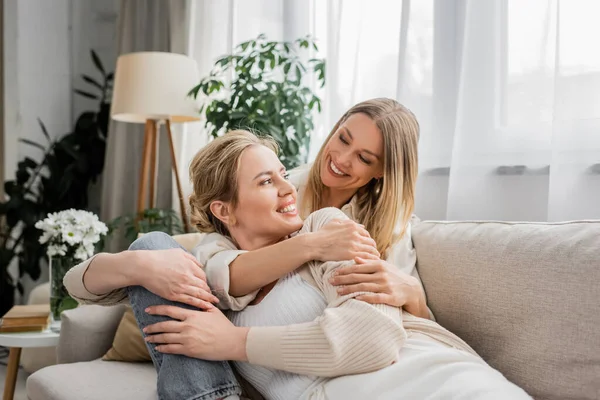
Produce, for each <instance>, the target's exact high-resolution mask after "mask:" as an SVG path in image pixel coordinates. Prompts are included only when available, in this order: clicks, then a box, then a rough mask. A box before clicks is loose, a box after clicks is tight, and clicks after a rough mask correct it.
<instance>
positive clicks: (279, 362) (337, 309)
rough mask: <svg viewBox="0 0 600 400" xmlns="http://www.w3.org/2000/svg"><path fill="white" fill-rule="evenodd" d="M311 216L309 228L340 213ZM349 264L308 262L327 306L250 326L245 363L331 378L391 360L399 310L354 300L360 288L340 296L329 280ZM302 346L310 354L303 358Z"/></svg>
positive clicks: (399, 335)
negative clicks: (298, 320)
mask: <svg viewBox="0 0 600 400" xmlns="http://www.w3.org/2000/svg"><path fill="white" fill-rule="evenodd" d="M321 211H323V210H321ZM315 214H317V213H315ZM313 215H314V214H313ZM313 215H311V217H312V216H313ZM311 217H309V219H308V220H307V221H308V224H305V227H307V230H309V231H310V230H312V229H318V228H319V227H320V226H322V224H325V223H327V222H328V219H329V218H339V217H340V214H338V213H337V212H335V211H333V212H327V211H323V212H318V214H317V216H316V217H315V218H317V219H316V220H310V218H311ZM349 263H352V262H351V261H343V262H325V263H321V262H310V263H309V264H308V267H307V268H309V270H308V271H307V272H308V273H309V274H310V275H311V278H312V279H311V280H312V281H313V282H314V283H315V284H316V286H317V287H318V289H319V290H320V291H321V293H322V294H323V295H324V297H325V298H326V300H327V302H328V306H327V308H326V309H325V311H324V312H323V314H322V315H321V316H320V317H318V318H317V319H315V320H314V321H311V322H308V323H302V324H294V325H289V326H283V327H253V328H250V331H249V332H248V337H247V341H246V352H247V356H248V360H249V362H250V363H253V364H258V365H263V366H266V367H271V368H276V369H282V370H285V371H288V372H294V373H300V374H308V375H317V376H325V377H333V376H340V375H347V374H355V373H365V372H370V371H375V370H378V369H381V368H384V367H386V366H388V365H390V364H392V363H393V362H394V361H396V359H397V357H398V352H399V350H400V349H401V348H402V346H403V344H404V341H405V339H406V331H405V330H404V328H403V326H402V316H401V313H400V310H399V309H398V308H396V307H391V306H387V305H385V304H376V305H371V304H368V303H366V302H362V301H358V300H356V299H354V297H355V296H358V295H361V294H364V293H354V294H352V295H348V296H344V297H340V296H339V295H338V293H337V290H336V288H335V287H334V286H333V285H331V283H330V282H329V279H330V278H331V276H332V274H333V273H334V272H335V270H336V269H338V268H340V267H343V266H346V265H348V264H349ZM304 272H305V271H304V270H303V271H301V274H302V273H304ZM307 345H309V346H310V348H311V351H312V352H313V355H314V356H313V357H306V348H307Z"/></svg>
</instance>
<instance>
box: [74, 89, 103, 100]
mask: <svg viewBox="0 0 600 400" xmlns="http://www.w3.org/2000/svg"><path fill="white" fill-rule="evenodd" d="M75 93H77V94H78V95H80V96H83V97H87V98H88V99H94V100H98V96H97V95H95V94H93V93H90V92H86V91H83V90H79V89H75Z"/></svg>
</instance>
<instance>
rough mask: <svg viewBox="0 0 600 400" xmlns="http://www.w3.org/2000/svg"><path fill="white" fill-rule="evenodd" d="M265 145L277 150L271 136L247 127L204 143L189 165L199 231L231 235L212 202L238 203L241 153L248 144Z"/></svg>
mask: <svg viewBox="0 0 600 400" xmlns="http://www.w3.org/2000/svg"><path fill="white" fill-rule="evenodd" d="M257 145H262V146H265V147H267V148H269V149H271V150H273V151H274V152H275V154H277V152H278V146H277V143H276V142H275V141H274V140H272V139H271V138H268V137H258V136H256V135H254V134H253V133H251V132H248V131H244V130H235V131H230V132H227V133H226V134H224V135H223V136H220V137H218V138H216V139H214V140H213V141H211V142H210V143H208V144H207V145H206V146H204V147H203V148H202V149H201V150H200V151H199V152H198V153H197V154H196V155H195V156H194V159H193V160H192V163H191V164H190V180H191V181H192V184H193V186H194V190H193V193H192V194H191V195H190V198H189V202H190V209H191V210H190V214H191V220H192V224H193V225H194V226H195V227H196V229H198V230H199V231H200V232H217V233H220V234H221V235H224V236H230V235H229V230H228V229H227V227H226V226H225V224H223V222H221V220H219V219H218V218H217V217H215V216H214V215H213V213H212V212H211V211H210V204H211V203H212V202H213V201H217V200H220V201H224V202H229V203H230V204H231V206H232V207H234V208H235V207H236V205H237V201H238V198H237V192H238V179H237V177H238V170H239V168H240V159H241V157H242V153H243V152H244V150H246V149H247V148H248V147H251V146H257Z"/></svg>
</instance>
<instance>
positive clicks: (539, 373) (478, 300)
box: [413, 221, 600, 400]
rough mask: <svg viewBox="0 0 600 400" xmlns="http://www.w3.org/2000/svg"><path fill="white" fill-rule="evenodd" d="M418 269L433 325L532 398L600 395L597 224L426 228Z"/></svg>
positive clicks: (418, 241) (422, 226) (418, 231)
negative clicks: (459, 340) (464, 344)
mask: <svg viewBox="0 0 600 400" xmlns="http://www.w3.org/2000/svg"><path fill="white" fill-rule="evenodd" d="M413 243H414V246H415V248H416V250H417V266H418V271H419V274H420V276H421V279H422V281H423V285H424V287H425V291H426V294H427V299H428V303H429V306H430V308H431V309H432V311H433V313H434V314H435V317H436V319H437V321H438V322H439V323H440V324H441V325H443V326H444V327H446V328H447V329H449V330H450V331H452V332H454V333H456V334H457V335H459V336H460V337H461V338H463V339H464V340H465V341H466V342H468V343H469V344H470V345H471V346H472V347H473V348H474V349H475V350H476V351H477V352H478V353H479V354H480V355H481V356H482V357H483V358H484V359H485V360H486V361H487V362H488V363H489V364H490V365H491V366H492V367H494V368H496V369H498V370H499V371H500V372H502V373H503V374H504V375H505V376H506V377H507V378H508V379H509V380H511V381H513V382H515V383H516V384H517V385H519V386H521V387H522V388H523V389H525V390H526V391H527V392H528V393H529V394H531V395H532V396H534V397H535V398H536V399H561V400H566V399H597V398H598V394H599V393H600V381H599V379H598V378H599V377H600V346H599V344H600V329H599V327H600V312H598V310H599V290H598V283H599V282H600V221H596V222H594V221H582V222H570V223H501V222H435V221H425V222H421V223H418V224H416V225H415V226H414V228H413Z"/></svg>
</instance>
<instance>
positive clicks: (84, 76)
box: [81, 74, 102, 90]
mask: <svg viewBox="0 0 600 400" xmlns="http://www.w3.org/2000/svg"><path fill="white" fill-rule="evenodd" d="M81 77H82V78H83V80H84V81H86V82H87V83H89V84H91V85H94V86H95V87H97V88H98V89H100V90H102V85H101V84H100V83H98V81H96V80H95V79H94V78H92V77H91V76H89V75H85V74H82V75H81Z"/></svg>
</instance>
